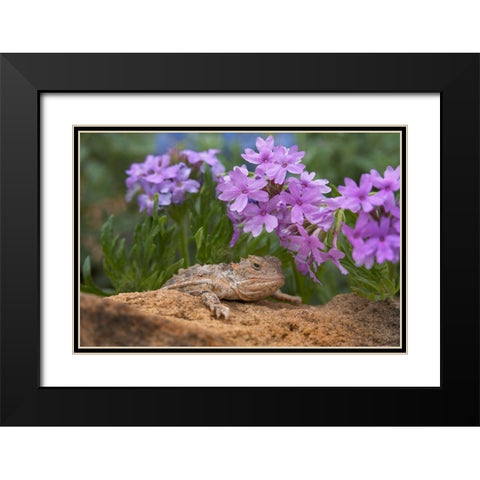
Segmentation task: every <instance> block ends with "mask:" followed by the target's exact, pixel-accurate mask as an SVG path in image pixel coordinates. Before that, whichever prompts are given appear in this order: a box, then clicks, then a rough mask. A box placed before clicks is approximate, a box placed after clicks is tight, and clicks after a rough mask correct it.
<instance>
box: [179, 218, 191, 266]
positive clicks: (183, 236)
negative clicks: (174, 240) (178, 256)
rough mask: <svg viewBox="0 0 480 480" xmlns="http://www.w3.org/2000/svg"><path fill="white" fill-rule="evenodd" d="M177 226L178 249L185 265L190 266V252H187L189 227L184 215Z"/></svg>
mask: <svg viewBox="0 0 480 480" xmlns="http://www.w3.org/2000/svg"><path fill="white" fill-rule="evenodd" d="M178 226H179V228H180V251H181V253H182V257H183V261H184V265H185V267H189V266H190V254H189V253H188V240H189V238H188V230H189V228H188V220H187V218H186V215H185V218H184V220H183V222H181V223H179V224H178Z"/></svg>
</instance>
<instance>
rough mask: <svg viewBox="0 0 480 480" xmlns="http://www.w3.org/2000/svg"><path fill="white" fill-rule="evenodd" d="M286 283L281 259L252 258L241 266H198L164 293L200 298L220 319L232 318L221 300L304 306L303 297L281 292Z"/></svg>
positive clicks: (175, 278) (170, 282)
mask: <svg viewBox="0 0 480 480" xmlns="http://www.w3.org/2000/svg"><path fill="white" fill-rule="evenodd" d="M284 283H285V277H284V276H283V272H282V264H281V263H280V260H279V259H278V258H276V257H271V256H265V257H258V256H255V255H249V256H248V258H242V259H241V260H240V262H238V263H218V264H216V265H194V266H193V267H189V268H187V269H185V270H184V269H180V270H179V271H178V273H177V274H176V275H174V276H173V277H172V278H171V279H170V280H168V282H166V283H165V285H164V286H163V287H162V289H165V290H179V291H181V292H185V293H189V294H190V295H195V296H200V297H201V299H202V302H203V303H204V305H206V306H207V307H208V308H209V309H210V311H211V312H213V313H214V314H215V316H216V317H217V318H220V317H222V316H223V317H224V318H228V314H229V308H228V307H227V306H225V305H223V304H222V303H221V302H220V299H224V300H244V301H247V302H254V301H255V300H261V299H263V298H267V297H273V298H276V299H278V300H283V301H289V302H292V303H297V304H298V303H301V302H302V299H301V298H300V297H295V296H292V295H288V294H286V293H283V292H281V291H280V290H279V289H280V287H281V286H282V285H283V284H284Z"/></svg>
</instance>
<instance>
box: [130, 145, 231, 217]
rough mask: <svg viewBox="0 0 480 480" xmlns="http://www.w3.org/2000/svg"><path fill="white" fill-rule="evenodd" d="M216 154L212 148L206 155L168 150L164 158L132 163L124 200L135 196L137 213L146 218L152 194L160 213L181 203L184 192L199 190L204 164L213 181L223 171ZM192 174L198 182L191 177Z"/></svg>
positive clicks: (151, 211) (157, 157)
mask: <svg viewBox="0 0 480 480" xmlns="http://www.w3.org/2000/svg"><path fill="white" fill-rule="evenodd" d="M218 153H220V150H214V149H210V150H208V151H205V152H195V151H193V150H182V151H177V150H170V151H169V152H168V153H166V154H163V155H157V156H154V155H147V157H146V158H145V161H144V162H143V163H133V164H132V165H131V166H130V168H129V169H128V170H127V171H126V173H127V176H128V177H127V179H126V181H125V184H126V186H127V195H126V199H127V201H130V200H132V198H133V197H134V196H135V195H136V194H137V193H138V194H139V195H138V197H137V201H138V205H139V207H140V211H141V212H142V211H143V210H146V211H147V213H148V214H149V215H152V214H153V206H154V201H155V195H158V209H159V210H160V209H162V208H163V207H165V206H167V205H171V204H179V203H182V202H183V201H184V200H185V194H186V193H196V192H198V191H199V189H200V186H201V183H200V181H199V180H200V179H201V173H204V171H205V165H208V166H209V167H210V168H211V170H212V173H213V175H214V178H216V177H217V176H218V175H220V174H221V173H223V172H224V171H225V168H224V166H223V165H222V163H221V162H220V160H218V158H217V156H216V155H217V154H218ZM198 172H200V174H198ZM194 173H196V177H197V179H194V178H191V175H192V174H194Z"/></svg>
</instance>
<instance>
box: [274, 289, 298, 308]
mask: <svg viewBox="0 0 480 480" xmlns="http://www.w3.org/2000/svg"><path fill="white" fill-rule="evenodd" d="M272 297H273V298H276V299H277V300H281V301H282V302H290V303H294V304H295V305H300V304H301V303H302V299H301V298H300V297H297V296H293V295H289V294H288V293H283V292H282V291H280V290H277V291H276V292H275V293H274V294H273V295H272Z"/></svg>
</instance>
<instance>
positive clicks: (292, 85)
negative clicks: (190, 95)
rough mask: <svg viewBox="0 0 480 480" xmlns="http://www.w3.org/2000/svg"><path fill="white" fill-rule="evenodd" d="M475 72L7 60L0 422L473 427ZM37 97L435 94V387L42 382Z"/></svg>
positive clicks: (76, 57)
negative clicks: (61, 384) (438, 309)
mask: <svg viewBox="0 0 480 480" xmlns="http://www.w3.org/2000/svg"><path fill="white" fill-rule="evenodd" d="M479 66H480V56H479V55H477V54H3V55H1V57H0V129H1V130H0V168H1V170H0V173H1V177H0V182H1V183H0V187H1V197H0V199H1V203H0V213H1V216H0V233H1V243H0V262H1V263H0V266H1V271H0V287H1V293H0V294H1V297H0V300H1V304H0V315H1V317H0V322H1V324H0V377H1V378H0V402H1V403H0V408H1V411H0V424H1V425H405V426H406V425H457V426H461V425H478V424H479V417H480V401H479V398H480V388H479V378H480V355H479V340H480V338H479V304H478V297H477V296H478V293H479V281H478V271H479V268H478V267H479V262H478V260H479V194H478V183H479V153H480V141H479V126H480V125H479V105H480V102H479V94H480V82H479V80H480V70H479ZM287 67H288V68H287ZM251 72H255V75H252V74H251ZM43 92H89V93H91V92H167V93H168V92H176V93H181V92H239V93H240V92H249V93H253V92H256V93H268V92H277V93H292V92H298V93H310V92H355V93H361V92H365V93H374V92H376V93H392V92H407V93H425V92H437V93H439V94H440V96H441V166H440V168H441V255H440V257H441V258H440V259H439V261H440V262H441V279H440V281H441V318H440V322H441V365H440V368H441V386H440V387H438V388H422V387H417V388H405V387H404V388H391V387H390V388H367V387H365V388H363V387H362V388H353V387H342V388H327V387H295V388H286V387H252V388H240V387H228V388H220V387H196V388H193V387H192V388H191V387H181V388H180V387H178V388H171V387H161V388H126V387H125V388H124V387H122V388H107V387H105V388H104V387H98V388H75V387H58V388H53V387H41V386H40V384H39V379H40V301H41V299H40V222H41V216H40V155H39V152H40V149H39V141H40V138H39V128H40V101H39V100H40V95H41V94H42V93H43ZM425 182H426V183H427V182H428V179H425ZM410 208H421V206H410ZM461 254H463V255H465V258H463V257H462V256H461ZM426 281H428V279H426Z"/></svg>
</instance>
